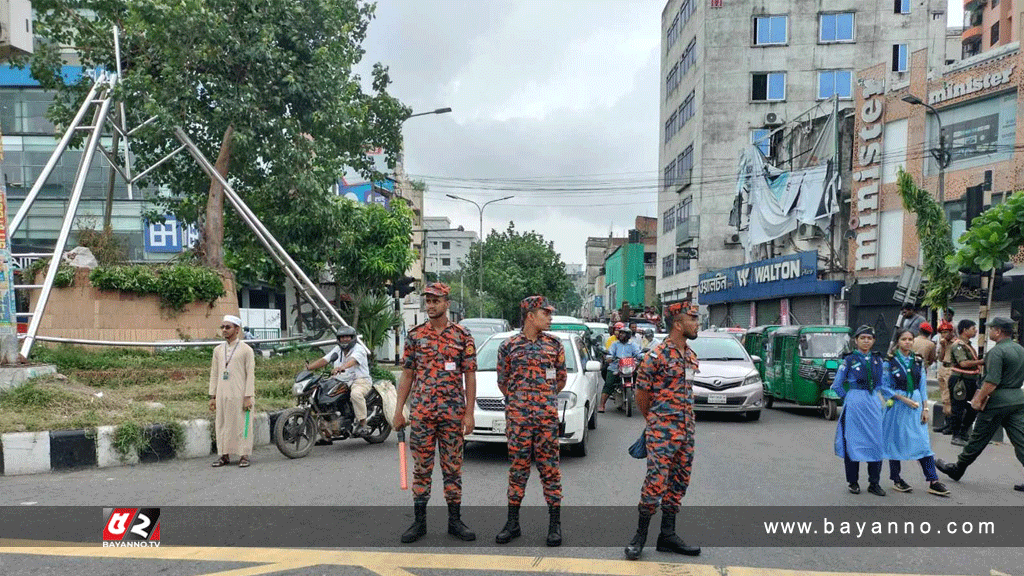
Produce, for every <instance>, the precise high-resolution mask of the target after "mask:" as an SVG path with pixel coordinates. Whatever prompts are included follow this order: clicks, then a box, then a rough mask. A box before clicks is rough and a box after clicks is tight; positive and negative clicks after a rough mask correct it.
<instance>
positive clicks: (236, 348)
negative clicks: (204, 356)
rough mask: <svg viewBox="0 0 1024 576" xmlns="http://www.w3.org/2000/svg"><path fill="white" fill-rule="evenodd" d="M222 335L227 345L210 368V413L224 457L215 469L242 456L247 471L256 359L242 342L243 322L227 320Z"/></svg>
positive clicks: (215, 352) (215, 355)
mask: <svg viewBox="0 0 1024 576" xmlns="http://www.w3.org/2000/svg"><path fill="white" fill-rule="evenodd" d="M220 331H221V334H222V335H223V336H224V343H223V344H218V345H217V347H216V348H214V349H213V361H212V363H211V364H210V411H211V412H216V417H215V419H214V422H215V424H214V426H215V428H214V429H215V431H216V433H217V453H218V454H220V458H218V459H217V460H216V461H215V462H214V463H213V466H214V467H215V468H216V467H220V466H224V465H226V464H229V463H230V462H231V458H230V456H231V454H238V455H239V456H240V458H239V460H238V465H239V466H240V467H242V468H245V467H246V466H248V465H249V456H251V455H252V437H253V430H252V428H253V422H252V408H253V397H254V396H255V395H256V376H255V368H256V357H255V355H254V354H253V352H252V348H250V347H249V345H248V344H246V343H245V342H242V338H241V331H242V319H241V318H239V317H238V316H231V315H230V314H229V315H227V316H225V317H224V320H222V321H221V323H220ZM247 417H248V418H247Z"/></svg>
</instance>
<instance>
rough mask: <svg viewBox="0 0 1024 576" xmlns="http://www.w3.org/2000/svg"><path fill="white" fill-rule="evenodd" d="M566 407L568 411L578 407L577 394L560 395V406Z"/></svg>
mask: <svg viewBox="0 0 1024 576" xmlns="http://www.w3.org/2000/svg"><path fill="white" fill-rule="evenodd" d="M563 404H564V405H565V408H566V410H568V409H570V408H575V407H576V393H575V392H568V391H563V392H559V393H558V405H559V406H561V405H563Z"/></svg>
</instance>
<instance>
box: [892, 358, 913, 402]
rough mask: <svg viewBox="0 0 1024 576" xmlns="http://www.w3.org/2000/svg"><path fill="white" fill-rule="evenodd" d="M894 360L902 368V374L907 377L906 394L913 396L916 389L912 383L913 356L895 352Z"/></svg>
mask: <svg viewBox="0 0 1024 576" xmlns="http://www.w3.org/2000/svg"><path fill="white" fill-rule="evenodd" d="M896 360H897V361H898V362H899V363H900V366H902V367H903V372H904V373H905V374H906V375H907V394H908V395H909V394H913V393H914V389H915V388H916V387H917V385H916V383H915V382H914V359H913V356H904V355H903V353H902V352H900V351H898V350H897V351H896Z"/></svg>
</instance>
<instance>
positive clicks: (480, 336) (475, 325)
mask: <svg viewBox="0 0 1024 576" xmlns="http://www.w3.org/2000/svg"><path fill="white" fill-rule="evenodd" d="M459 324H460V325H461V326H462V327H463V328H465V329H467V330H469V333H470V334H471V335H472V336H473V343H474V344H476V347H477V348H480V345H481V344H483V343H484V340H487V338H489V337H490V335H491V334H496V333H498V332H501V329H502V327H501V325H500V324H497V323H488V322H460V323H459Z"/></svg>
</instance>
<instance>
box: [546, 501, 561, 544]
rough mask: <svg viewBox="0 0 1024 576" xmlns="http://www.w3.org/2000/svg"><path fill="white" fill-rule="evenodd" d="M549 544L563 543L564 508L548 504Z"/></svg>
mask: <svg viewBox="0 0 1024 576" xmlns="http://www.w3.org/2000/svg"><path fill="white" fill-rule="evenodd" d="M547 544H548V546H561V545H562V508H561V507H560V506H558V505H555V506H548V539H547Z"/></svg>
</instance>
